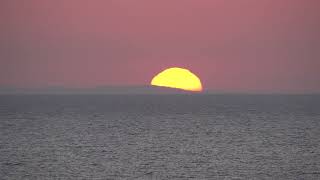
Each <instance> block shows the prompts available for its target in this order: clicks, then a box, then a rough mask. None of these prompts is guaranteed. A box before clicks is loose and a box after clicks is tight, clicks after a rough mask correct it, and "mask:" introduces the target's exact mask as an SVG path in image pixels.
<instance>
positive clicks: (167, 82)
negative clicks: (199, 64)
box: [151, 67, 202, 91]
mask: <svg viewBox="0 0 320 180" xmlns="http://www.w3.org/2000/svg"><path fill="white" fill-rule="evenodd" d="M151 85H153V86H162V87H169V88H177V89H183V90H187V91H202V84H201V81H200V79H199V78H198V77H197V76H196V75H195V74H193V73H192V72H190V71H189V70H187V69H183V68H177V67H174V68H169V69H166V70H164V71H162V72H160V73H159V74H157V75H156V76H155V77H154V78H153V79H152V81H151Z"/></svg>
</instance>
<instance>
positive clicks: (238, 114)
mask: <svg viewBox="0 0 320 180" xmlns="http://www.w3.org/2000/svg"><path fill="white" fill-rule="evenodd" d="M0 177H1V178H0V179H150V178H151V177H153V178H154V179H155V178H157V179H320V96H311V95H310V96H280V95H268V96H267V95H265V96H258V95H251V96H245V95H16V96H0Z"/></svg>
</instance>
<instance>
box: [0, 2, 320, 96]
mask: <svg viewBox="0 0 320 180" xmlns="http://www.w3.org/2000/svg"><path fill="white" fill-rule="evenodd" d="M319 7H320V1H318V0H305V1H303V0H281V1H279V0H259V1H258V0H238V1H232V0H230V1H226V0H161V1H150V0H134V1H132V0H107V1H98V0H97V1H94V0H90V1H89V0H86V1H84V0H83V1H81V0H68V1H62V0H54V1H51V0H29V1H12V0H3V1H1V2H0V26H1V29H0V39H1V42H0V86H18V87H46V86H66V87H96V86H109V85H121V86H127V85H145V84H149V82H150V80H151V79H152V77H153V75H155V74H156V73H158V72H160V71H161V70H163V69H164V68H167V67H172V66H179V67H185V68H188V69H190V70H191V71H193V72H194V73H196V74H197V75H198V76H199V77H200V78H201V80H202V82H203V85H204V88H205V89H209V90H217V91H248V92H251V91H258V92H261V91H263V92H320V70H319V69H320V9H319Z"/></svg>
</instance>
